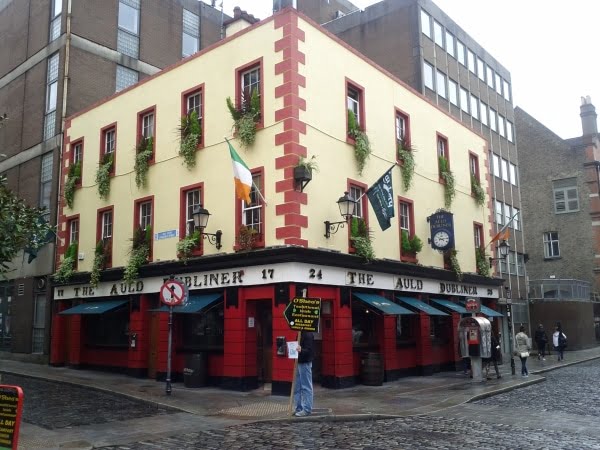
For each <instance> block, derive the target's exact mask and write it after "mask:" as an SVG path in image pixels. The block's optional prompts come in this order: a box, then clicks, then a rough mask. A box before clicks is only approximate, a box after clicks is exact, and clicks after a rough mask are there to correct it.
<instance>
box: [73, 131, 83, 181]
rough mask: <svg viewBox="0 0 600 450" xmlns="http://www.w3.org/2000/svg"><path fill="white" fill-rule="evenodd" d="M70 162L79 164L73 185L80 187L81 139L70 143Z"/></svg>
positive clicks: (81, 164) (81, 166)
mask: <svg viewBox="0 0 600 450" xmlns="http://www.w3.org/2000/svg"><path fill="white" fill-rule="evenodd" d="M71 164H73V165H75V164H79V178H78V179H77V181H76V182H75V186H77V187H80V186H81V178H82V172H83V139H81V140H79V141H77V142H74V143H73V144H71Z"/></svg>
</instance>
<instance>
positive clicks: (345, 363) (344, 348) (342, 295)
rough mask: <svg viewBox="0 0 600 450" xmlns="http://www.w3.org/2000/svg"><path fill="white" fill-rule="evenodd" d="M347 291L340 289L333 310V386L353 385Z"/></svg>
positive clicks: (350, 312) (350, 324)
mask: <svg viewBox="0 0 600 450" xmlns="http://www.w3.org/2000/svg"><path fill="white" fill-rule="evenodd" d="M350 295H351V293H350V290H349V289H340V291H339V295H338V296H337V299H336V302H335V305H334V310H335V318H334V322H333V333H334V339H333V351H334V354H335V363H334V380H335V386H332V387H345V386H349V385H352V384H354V365H353V354H352V307H351V299H350Z"/></svg>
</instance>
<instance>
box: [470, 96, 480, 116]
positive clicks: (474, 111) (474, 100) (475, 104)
mask: <svg viewBox="0 0 600 450" xmlns="http://www.w3.org/2000/svg"><path fill="white" fill-rule="evenodd" d="M478 107H479V99H478V98H477V97H475V96H474V95H473V94H471V116H473V119H476V120H479V109H478Z"/></svg>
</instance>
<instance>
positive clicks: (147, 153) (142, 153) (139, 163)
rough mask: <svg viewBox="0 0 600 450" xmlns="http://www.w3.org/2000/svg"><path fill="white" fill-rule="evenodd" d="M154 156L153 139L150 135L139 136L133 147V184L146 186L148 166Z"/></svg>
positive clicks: (139, 186)
mask: <svg viewBox="0 0 600 450" xmlns="http://www.w3.org/2000/svg"><path fill="white" fill-rule="evenodd" d="M153 156H154V139H153V138H152V137H148V138H144V137H141V138H140V141H139V142H138V145H137V146H136V148H135V164H134V166H133V169H134V171H135V185H136V186H137V187H138V188H141V187H146V182H147V180H148V168H149V167H150V161H151V160H152V157H153Z"/></svg>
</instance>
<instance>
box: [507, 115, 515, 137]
mask: <svg viewBox="0 0 600 450" xmlns="http://www.w3.org/2000/svg"><path fill="white" fill-rule="evenodd" d="M513 130H514V127H513V124H512V122H511V121H510V120H506V139H508V142H515V136H514V134H513Z"/></svg>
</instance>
